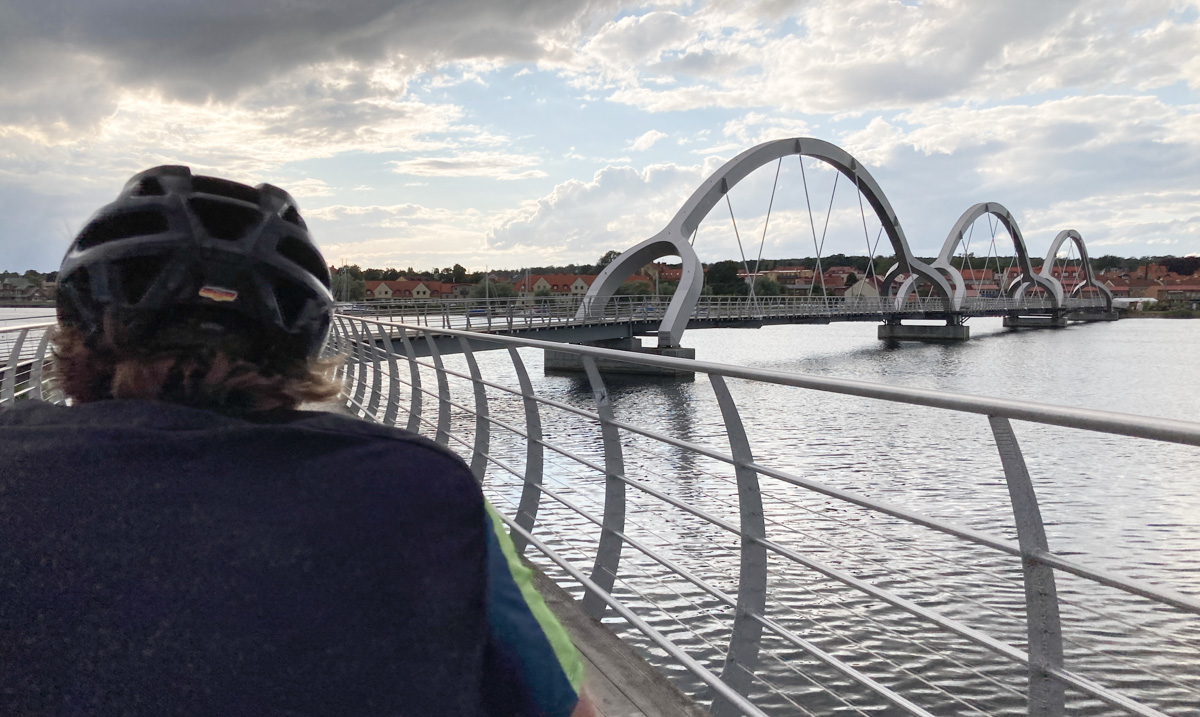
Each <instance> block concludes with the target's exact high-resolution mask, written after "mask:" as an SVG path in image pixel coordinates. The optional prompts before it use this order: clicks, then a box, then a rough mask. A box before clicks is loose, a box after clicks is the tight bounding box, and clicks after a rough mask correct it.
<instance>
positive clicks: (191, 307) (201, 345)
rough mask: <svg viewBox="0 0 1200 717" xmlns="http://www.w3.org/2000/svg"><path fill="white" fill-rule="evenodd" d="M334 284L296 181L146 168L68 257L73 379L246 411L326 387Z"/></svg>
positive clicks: (61, 289)
mask: <svg viewBox="0 0 1200 717" xmlns="http://www.w3.org/2000/svg"><path fill="white" fill-rule="evenodd" d="M329 285H330V282H329V268H328V266H327V265H326V264H325V260H324V259H323V258H322V256H321V253H320V252H319V251H318V250H317V248H316V246H315V245H314V244H313V242H312V239H311V238H310V237H309V234H308V229H307V227H306V226H305V224H304V220H303V219H301V218H300V213H299V211H297V208H296V201H295V200H294V199H292V197H291V196H290V195H289V194H288V193H287V192H285V191H283V190H282V189H279V188H278V187H274V186H271V185H269V184H260V185H258V186H256V187H251V186H248V185H245V184H239V183H237V182H231V181H228V180H224V179H217V178H214V177H203V176H199V175H193V174H192V173H191V170H189V169H188V168H187V167H178V166H163V167H155V168H153V169H149V170H146V171H145V172H142V173H140V174H137V175H135V176H134V177H133V178H132V179H130V180H129V182H128V183H126V185H125V188H124V189H123V190H122V191H121V194H120V196H118V197H117V199H116V201H114V202H113V203H112V204H109V205H108V206H106V207H103V208H102V209H100V211H98V212H96V214H95V215H94V216H92V218H91V219H90V220H89V221H88V223H87V225H86V226H84V228H83V230H82V231H81V232H80V233H79V236H77V237H76V238H75V240H74V241H72V242H71V246H70V247H69V248H68V249H67V253H66V256H65V257H64V258H63V262H62V266H61V267H60V268H59V272H58V293H57V297H58V320H59V327H60V328H59V330H58V332H57V335H56V337H55V347H56V351H55V353H56V356H57V364H58V374H59V377H60V380H61V382H62V386H63V390H64V392H65V393H66V394H67V395H68V396H69V397H71V398H72V399H74V400H75V401H77V402H89V401H96V400H101V399H106V398H149V399H159V400H165V401H171V402H177V403H185V404H189V405H196V406H202V407H206V408H214V409H218V410H229V411H240V412H245V411H259V410H268V409H272V408H293V407H295V406H296V405H297V404H299V403H301V402H303V401H306V400H319V399H322V398H327V397H329V396H331V395H332V389H331V387H330V385H329V383H328V382H327V381H325V380H324V378H323V373H324V369H325V366H324V365H322V363H321V362H319V361H317V358H318V356H319V354H320V352H321V349H322V347H323V346H324V344H325V339H326V336H327V334H328V332H329V324H330V319H331V311H332V308H333V296H332V295H331V294H330V290H329Z"/></svg>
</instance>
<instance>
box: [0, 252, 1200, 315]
mask: <svg viewBox="0 0 1200 717" xmlns="http://www.w3.org/2000/svg"><path fill="white" fill-rule="evenodd" d="M617 256H619V252H617V251H609V252H607V253H606V254H604V256H602V257H601V258H600V260H599V261H598V262H597V263H596V264H583V265H580V264H569V265H566V266H544V267H530V268H527V269H519V270H494V271H487V272H480V271H475V272H468V271H467V270H466V269H465V268H464V267H463V266H462V265H460V264H455V265H454V266H452V267H448V268H445V269H440V268H434V269H431V270H427V271H426V270H417V269H414V268H412V267H409V268H407V269H405V270H400V269H395V268H386V269H363V268H361V267H359V266H357V265H345V266H340V267H330V270H331V273H332V277H333V286H332V288H333V291H334V294H335V296H336V298H337V299H338V300H339V301H347V302H370V301H377V300H386V299H442V298H485V297H486V298H505V297H518V298H526V299H528V298H542V297H555V296H582V295H584V294H586V293H587V291H588V289H589V288H590V287H591V285H592V282H594V281H595V280H596V278H597V276H598V275H599V273H600V272H601V271H602V270H603V269H604V267H605V266H607V265H608V263H609V262H611V261H613V260H614V259H615V258H616V257H617ZM892 261H893V260H892V259H890V258H887V257H875V258H874V259H872V258H870V257H866V256H846V255H842V254H835V255H832V256H829V257H824V258H822V259H821V260H820V261H818V260H817V259H813V258H802V259H778V260H775V259H764V260H762V261H758V262H756V261H747V262H741V261H734V260H726V261H718V262H714V263H712V264H706V265H705V266H704V274H705V277H704V293H705V294H709V295H718V296H723V295H728V296H737V295H742V296H745V295H747V294H749V293H750V291H751V290H752V289H751V287H753V292H754V293H755V295H757V296H878V295H879V288H880V284H881V280H880V277H882V276H883V274H884V273H885V272H886V271H887V268H888V267H889V266H891V264H892ZM923 261H926V262H931V261H932V259H923ZM964 264H965V266H963V267H962V269H961V272H962V275H963V278H964V280H965V282H966V289H967V295H968V296H979V297H994V296H999V295H1000V294H1001V293H1002V291H1003V288H1002V287H1006V286H1008V285H1009V283H1010V282H1011V281H1012V279H1013V278H1014V277H1015V276H1016V275H1017V274H1018V273H1019V270H1018V269H1017V267H1016V265H1015V261H1013V260H1012V258H1011V257H999V258H997V257H994V256H993V257H989V258H986V259H982V258H970V259H968V260H967V261H966V262H964ZM1033 265H1034V268H1035V269H1040V267H1041V262H1040V261H1039V260H1034V262H1033ZM1092 266H1093V268H1094V270H1095V271H1096V278H1097V280H1098V281H1099V282H1101V283H1103V284H1104V285H1105V286H1107V287H1108V288H1109V289H1110V290H1111V291H1112V293H1113V296H1114V297H1115V298H1120V299H1128V300H1131V301H1130V303H1132V304H1133V305H1134V307H1135V308H1138V309H1143V310H1149V311H1180V310H1182V311H1189V312H1191V311H1198V310H1200V257H1197V256H1187V257H1174V256H1164V257H1143V258H1140V259H1132V258H1129V259H1127V258H1121V257H1116V256H1102V257H1099V258H1097V259H1094V260H1092ZM681 272H682V268H681V266H680V265H678V264H674V265H673V264H670V263H662V262H655V263H651V264H647V265H646V266H644V267H642V268H641V269H640V270H639V271H638V272H636V273H635V274H634V275H632V276H630V277H629V279H628V280H627V281H626V282H625V284H624V286H622V287H621V288H620V290H619V291H618V293H620V294H632V295H647V296H648V295H664V296H665V295H669V294H671V293H672V292H674V291H675V288H676V286H677V285H678V282H679V278H680V274H681ZM1051 274H1052V275H1053V276H1054V277H1055V278H1057V279H1058V280H1059V281H1060V282H1061V283H1062V285H1063V288H1064V289H1065V290H1066V291H1067V292H1070V291H1071V290H1072V289H1074V288H1075V287H1076V286H1077V285H1078V284H1079V283H1080V282H1081V281H1083V278H1084V276H1083V271H1082V267H1081V266H1080V265H1079V263H1078V262H1077V261H1075V262H1063V263H1062V264H1055V266H1054V267H1053V268H1052V270H1051ZM56 279H57V272H49V273H45V274H43V273H40V272H37V271H34V270H29V271H26V272H24V273H20V274H19V273H16V272H12V271H0V302H2V303H4V304H7V305H19V304H26V303H41V302H50V301H53V300H54V294H55V289H56Z"/></svg>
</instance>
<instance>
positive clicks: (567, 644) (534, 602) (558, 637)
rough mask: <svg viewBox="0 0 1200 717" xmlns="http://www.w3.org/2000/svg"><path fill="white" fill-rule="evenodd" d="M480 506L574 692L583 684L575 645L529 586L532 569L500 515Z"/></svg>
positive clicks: (518, 585)
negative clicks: (522, 560)
mask: <svg viewBox="0 0 1200 717" xmlns="http://www.w3.org/2000/svg"><path fill="white" fill-rule="evenodd" d="M484 508H486V509H487V512H488V515H489V517H491V523H492V530H493V531H494V532H495V533H496V541H497V542H498V543H499V544H500V551H501V552H502V553H504V560H505V562H506V563H508V571H509V573H510V574H511V575H512V579H513V582H515V583H516V584H517V587H518V588H520V590H521V597H523V598H524V599H525V604H526V605H527V606H528V607H529V612H530V613H531V614H532V615H533V617H534V619H535V620H537V622H538V625H540V626H541V628H542V632H543V633H544V634H545V635H546V640H547V641H548V642H549V643H550V647H551V648H553V650H554V656H555V658H557V659H558V664H559V666H560V667H561V668H562V671H563V674H564V675H566V677H567V681H569V682H570V683H571V687H572V688H574V690H575V692H576V694H578V693H579V691H580V689H581V688H582V687H583V678H584V668H583V660H581V659H580V657H579V652H578V651H577V650H576V649H575V646H574V645H573V644H571V638H570V637H569V636H568V635H567V631H566V630H564V629H563V627H562V625H560V624H559V622H558V618H556V617H554V613H552V612H550V608H549V607H547V606H546V601H545V600H543V599H542V596H541V594H540V593H538V591H537V589H536V588H535V587H534V586H533V571H532V570H530V569H529V568H528V567H527V566H526V565H525V564H524V563H523V562H521V556H519V555H517V548H516V546H515V545H513V542H512V538H510V537H509V535H508V531H507V530H505V529H504V522H503V521H502V520H501V519H500V514H499V513H497V512H496V509H495V508H493V507H492V504H491V503H490V502H489V501H487V500H486V499H485V500H484Z"/></svg>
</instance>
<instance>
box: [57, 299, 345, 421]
mask: <svg viewBox="0 0 1200 717" xmlns="http://www.w3.org/2000/svg"><path fill="white" fill-rule="evenodd" d="M123 334H124V332H123V331H122V330H121V329H120V323H119V322H118V321H115V320H112V319H111V317H109V316H106V317H105V321H104V333H103V335H101V336H99V337H94V338H93V339H91V340H85V335H84V333H83V332H82V331H80V330H79V329H77V328H74V327H60V328H58V329H56V330H55V332H54V335H53V336H52V340H53V343H54V355H55V357H56V359H57V361H56V368H55V376H56V378H57V379H58V382H59V385H60V386H61V388H62V390H63V393H65V394H66V395H67V396H69V397H70V398H72V399H74V400H75V401H76V402H79V403H88V402H91V401H99V400H103V399H107V398H140V399H150V400H159V401H168V402H170V403H180V404H184V405H189V406H196V407H199V408H207V409H210V410H215V411H221V412H226V413H255V412H262V411H271V410H276V409H294V408H296V407H298V406H299V405H300V404H302V403H305V402H310V401H327V400H330V399H332V398H334V397H335V396H337V394H338V387H337V385H335V384H334V383H333V382H332V381H331V380H330V379H329V375H330V374H331V373H332V369H333V368H334V367H335V366H336V365H337V363H338V362H337V361H336V360H332V359H326V360H318V361H303V360H299V361H297V360H291V361H283V362H280V361H249V360H247V359H245V358H241V356H242V355H243V351H242V350H241V349H242V346H241V344H239V342H238V341H237V340H236V339H233V340H230V341H227V342H225V343H224V344H223V345H219V346H194V347H186V348H153V347H147V346H138V347H136V348H134V347H132V346H130V342H129V341H128V340H127V337H125V336H124V335H123Z"/></svg>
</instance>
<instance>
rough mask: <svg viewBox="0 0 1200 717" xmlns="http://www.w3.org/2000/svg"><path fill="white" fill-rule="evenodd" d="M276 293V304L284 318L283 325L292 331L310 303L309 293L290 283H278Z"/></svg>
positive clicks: (275, 288)
mask: <svg viewBox="0 0 1200 717" xmlns="http://www.w3.org/2000/svg"><path fill="white" fill-rule="evenodd" d="M274 291H275V303H276V305H277V306H279V315H280V316H281V317H282V318H283V325H284V326H286V327H288V328H289V329H290V328H291V327H293V326H295V325H296V319H298V318H300V312H301V311H303V310H304V305H305V304H306V303H307V302H308V295H309V291H307V290H306V289H305V288H304V287H302V286H297V285H295V284H293V283H292V282H290V281H280V282H277V283H276V284H275V287H274Z"/></svg>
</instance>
